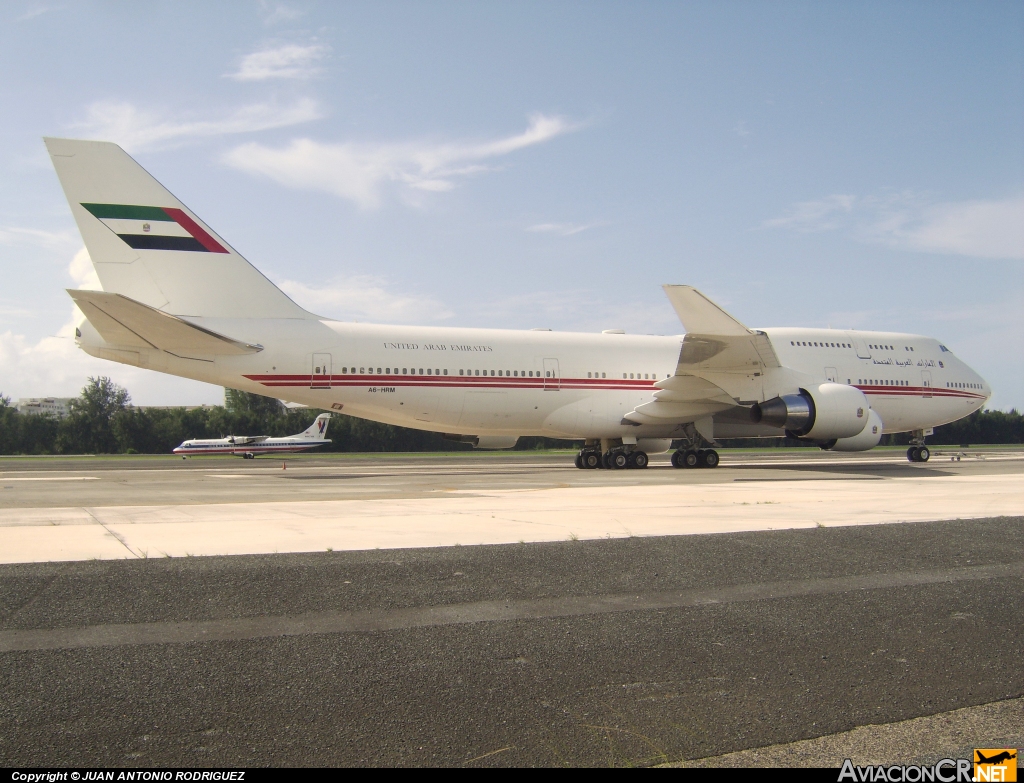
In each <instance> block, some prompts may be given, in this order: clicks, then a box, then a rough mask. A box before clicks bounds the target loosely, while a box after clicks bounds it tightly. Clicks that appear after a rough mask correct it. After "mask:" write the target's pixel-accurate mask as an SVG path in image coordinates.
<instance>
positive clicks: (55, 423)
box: [0, 377, 1024, 454]
mask: <svg viewBox="0 0 1024 783" xmlns="http://www.w3.org/2000/svg"><path fill="white" fill-rule="evenodd" d="M318 413H320V411H318V410H316V409H312V408H296V409H288V408H285V407H284V406H283V405H282V404H281V403H280V402H279V401H278V400H275V399H273V398H270V397H263V396H261V395H258V394H250V393H248V392H241V391H236V390H234V389H225V394H224V405H222V406H220V405H218V406H214V407H209V408H194V409H191V410H188V409H185V408H136V407H134V406H133V405H132V404H131V396H130V395H129V394H128V392H127V390H125V389H124V388H122V387H121V386H118V385H117V384H116V383H114V382H113V381H112V380H110V378H106V377H99V378H89V382H88V383H87V384H86V385H85V387H84V388H83V389H82V393H81V394H80V395H79V396H78V397H77V398H75V399H74V400H72V401H71V404H70V412H69V414H68V415H67V416H64V417H58V416H53V415H48V414H36V415H21V414H19V413H18V412H17V411H16V409H15V408H13V407H11V401H10V399H9V398H7V397H4V396H3V394H0V454H169V453H170V452H171V451H172V450H173V449H174V447H175V446H177V445H178V444H179V443H181V442H182V441H184V440H188V439H190V438H220V437H223V436H225V435H270V436H276V437H280V436H283V435H294V434H296V433H299V432H302V430H304V429H306V428H307V427H309V426H310V425H311V424H312V423H313V420H314V419H315V418H316V416H317V414H318ZM327 434H328V437H329V438H330V439H331V443H329V444H327V445H325V446H322V447H320V448H319V449H318V451H341V452H385V451H387V452H394V451H421V452H422V451H465V450H470V449H471V447H470V446H469V445H467V444H464V443H455V442H452V441H447V440H445V439H444V438H443V437H442V436H441V434H440V433H436V432H424V431H422V430H413V429H408V428H406V427H396V426H393V425H390V424H379V423H377V422H372V421H366V420H365V419H356V418H353V417H351V416H345V415H341V414H335V415H334V418H333V419H332V420H331V423H330V425H329V427H328V432H327ZM909 437H910V436H909V435H907V434H905V433H904V434H899V435H887V436H885V437H884V438H883V440H882V443H883V445H904V444H906V443H908V442H909ZM928 442H929V443H930V444H932V445H936V446H939V445H963V444H970V445H978V444H990V443H991V444H999V443H1024V416H1022V415H1021V414H1020V413H1018V412H1017V411H1016V410H1011V411H1010V412H1008V413H1006V412H1003V411H977V412H975V413H973V414H971V415H970V416H968V417H967V418H964V419H961V420H960V421H956V422H953V423H952V424H947V425H945V426H942V427H936V428H935V434H934V435H932V436H931V437H929V438H928ZM574 445H576V444H575V443H574V442H573V441H568V440H557V439H553V438H537V437H523V438H520V439H519V443H518V444H517V445H516V449H518V450H524V449H540V448H572V447H573V446H574ZM722 445H724V446H761V447H765V446H768V447H770V446H783V445H807V444H804V443H801V442H799V441H790V439H788V438H786V439H781V438H778V439H768V440H762V439H742V440H739V439H737V440H730V441H724V442H723V444H722Z"/></svg>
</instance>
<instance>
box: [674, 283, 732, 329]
mask: <svg viewBox="0 0 1024 783" xmlns="http://www.w3.org/2000/svg"><path fill="white" fill-rule="evenodd" d="M662 288H663V289H665V294H666V295H667V296H668V300H669V301H670V302H671V303H672V306H673V307H674V308H675V309H676V314H677V315H678V316H679V320H680V321H682V322H683V328H684V329H685V330H686V331H687V332H688V333H692V334H713V335H722V336H730V337H739V336H745V335H748V334H751V331H750V330H749V329H747V327H746V326H744V325H743V324H741V323H740V322H739V321H737V320H736V319H735V318H733V317H732V316H731V315H729V314H728V313H727V312H725V310H723V309H722V308H721V307H719V306H718V305H716V304H715V303H714V302H712V301H711V300H710V299H708V298H707V297H706V296H704V294H702V293H701V292H700V291H698V290H697V289H696V288H694V287H693V286H689V285H663V286H662Z"/></svg>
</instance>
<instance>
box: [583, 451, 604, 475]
mask: <svg viewBox="0 0 1024 783" xmlns="http://www.w3.org/2000/svg"><path fill="white" fill-rule="evenodd" d="M583 467H584V468H586V469H587V470H593V469H594V468H599V467H601V455H600V454H598V453H597V452H596V451H588V452H587V453H586V454H584V455H583Z"/></svg>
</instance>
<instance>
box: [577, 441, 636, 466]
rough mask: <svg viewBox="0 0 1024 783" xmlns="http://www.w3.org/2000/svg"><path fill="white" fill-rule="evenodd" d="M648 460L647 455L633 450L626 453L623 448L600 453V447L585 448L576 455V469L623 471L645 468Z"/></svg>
mask: <svg viewBox="0 0 1024 783" xmlns="http://www.w3.org/2000/svg"><path fill="white" fill-rule="evenodd" d="M649 462H650V460H649V459H648V457H647V453H646V452H644V451H639V450H637V449H634V450H632V451H627V450H626V449H625V448H624V447H619V448H614V449H611V450H609V451H606V452H604V453H601V449H600V447H594V446H586V447H584V448H583V449H581V450H580V453H579V454H577V455H576V467H577V468H580V469H581V470H593V469H595V468H605V469H607V470H624V469H628V468H635V469H640V470H642V469H643V468H646V467H647V465H648V463H649Z"/></svg>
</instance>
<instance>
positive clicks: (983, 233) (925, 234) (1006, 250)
mask: <svg viewBox="0 0 1024 783" xmlns="http://www.w3.org/2000/svg"><path fill="white" fill-rule="evenodd" d="M868 233H869V235H870V236H874V237H877V239H879V240H880V241H883V242H886V243H888V244H891V245H893V246H896V247H903V248H906V249H908V250H919V251H922V252H927V253H944V254H950V255H960V256H973V257H975V258H1012V259H1018V260H1020V259H1024V196H1017V197H1015V198H1008V199H1003V200H1001V201H995V200H987V201H961V202H958V203H957V202H954V203H946V204H935V205H933V206H929V207H925V208H923V209H904V210H895V211H892V212H890V213H889V214H885V215H883V216H882V217H881V218H880V219H879V220H878V221H877V222H876V223H875V224H874V225H873V226H870V227H868Z"/></svg>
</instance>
